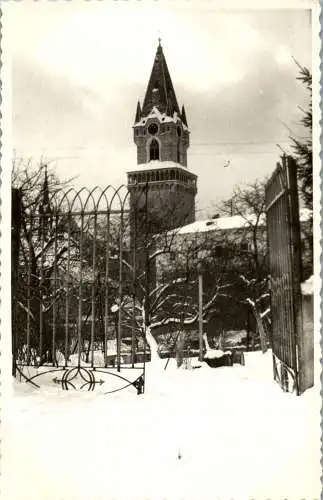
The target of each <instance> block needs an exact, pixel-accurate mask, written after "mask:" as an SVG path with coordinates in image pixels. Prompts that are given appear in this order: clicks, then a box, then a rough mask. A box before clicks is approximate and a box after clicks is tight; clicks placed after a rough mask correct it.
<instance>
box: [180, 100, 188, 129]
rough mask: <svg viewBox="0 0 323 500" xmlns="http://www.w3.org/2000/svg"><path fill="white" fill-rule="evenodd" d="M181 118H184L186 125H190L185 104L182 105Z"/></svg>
mask: <svg viewBox="0 0 323 500" xmlns="http://www.w3.org/2000/svg"><path fill="white" fill-rule="evenodd" d="M181 120H182V122H183V123H184V125H186V127H188V125H187V118H186V113H185V108H184V104H183V106H182V112H181Z"/></svg>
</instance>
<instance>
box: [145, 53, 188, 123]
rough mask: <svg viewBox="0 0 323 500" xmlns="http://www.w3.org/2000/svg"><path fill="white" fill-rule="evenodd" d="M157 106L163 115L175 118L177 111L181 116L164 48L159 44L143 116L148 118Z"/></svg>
mask: <svg viewBox="0 0 323 500" xmlns="http://www.w3.org/2000/svg"><path fill="white" fill-rule="evenodd" d="M154 106H156V107H157V108H158V109H159V111H160V112H161V113H167V115H168V116H173V114H174V112H175V111H176V112H177V113H178V115H179V116H181V113H180V110H179V107H178V103H177V99H176V95H175V91H174V87H173V83H172V80H171V77H170V74H169V71H168V67H167V63H166V59H165V56H164V53H163V49H162V46H161V45H160V44H159V45H158V48H157V52H156V56H155V60H154V64H153V68H152V70H151V75H150V79H149V83H148V87H147V90H146V95H145V99H144V103H143V106H142V111H141V116H147V115H148V114H149V113H150V111H151V110H152V108H153V107H154Z"/></svg>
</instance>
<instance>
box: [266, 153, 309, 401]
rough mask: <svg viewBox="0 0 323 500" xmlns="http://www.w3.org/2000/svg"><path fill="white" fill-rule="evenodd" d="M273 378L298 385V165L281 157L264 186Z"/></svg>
mask: <svg viewBox="0 0 323 500" xmlns="http://www.w3.org/2000/svg"><path fill="white" fill-rule="evenodd" d="M266 213H267V234H268V251H269V272H270V287H271V311H272V312H271V315H272V352H273V366H274V378H275V380H276V381H278V382H279V383H280V385H281V386H282V388H283V389H284V390H286V391H296V393H297V394H299V393H300V392H302V387H301V386H300V371H299V363H300V349H299V347H300V340H301V336H302V323H301V289H300V283H301V275H302V265H301V254H300V251H301V239H300V222H299V207H298V194H297V167H296V163H295V161H294V160H293V158H291V157H286V156H283V157H282V163H281V164H279V163H278V164H277V168H276V170H275V171H274V173H273V175H272V177H271V179H270V180H269V182H268V183H267V186H266Z"/></svg>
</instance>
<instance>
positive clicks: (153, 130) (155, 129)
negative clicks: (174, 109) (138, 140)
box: [148, 123, 158, 135]
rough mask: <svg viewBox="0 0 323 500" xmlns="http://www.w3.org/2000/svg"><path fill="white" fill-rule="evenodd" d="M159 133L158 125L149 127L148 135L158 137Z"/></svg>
mask: <svg viewBox="0 0 323 500" xmlns="http://www.w3.org/2000/svg"><path fill="white" fill-rule="evenodd" d="M157 132H158V125H156V123H152V124H151V125H149V127H148V133H149V134H150V135H156V134H157Z"/></svg>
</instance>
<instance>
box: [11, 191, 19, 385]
mask: <svg viewBox="0 0 323 500" xmlns="http://www.w3.org/2000/svg"><path fill="white" fill-rule="evenodd" d="M20 224H21V192H20V190H19V189H14V188H13V189H12V190H11V315H12V316H11V342H12V375H13V376H14V377H15V376H16V349H17V300H16V298H17V284H18V266H19V247H20Z"/></svg>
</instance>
